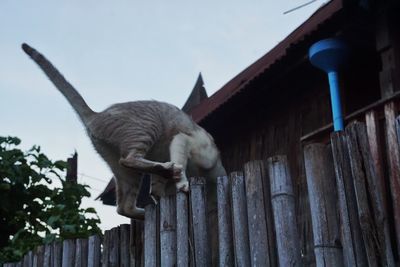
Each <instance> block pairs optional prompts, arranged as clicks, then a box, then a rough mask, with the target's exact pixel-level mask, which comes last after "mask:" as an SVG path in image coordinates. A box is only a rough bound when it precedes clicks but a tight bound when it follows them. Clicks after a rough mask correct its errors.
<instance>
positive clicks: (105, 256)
mask: <svg viewBox="0 0 400 267" xmlns="http://www.w3.org/2000/svg"><path fill="white" fill-rule="evenodd" d="M110 239H111V230H105V231H104V240H103V250H102V253H101V266H102V267H108V266H109V258H110V242H111V241H110Z"/></svg>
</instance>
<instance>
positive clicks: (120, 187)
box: [115, 177, 144, 220]
mask: <svg viewBox="0 0 400 267" xmlns="http://www.w3.org/2000/svg"><path fill="white" fill-rule="evenodd" d="M131 178H132V179H124V178H122V177H118V178H115V182H116V189H117V212H118V214H120V215H123V216H126V217H129V218H133V219H138V220H143V219H144V209H142V208H138V207H137V206H136V197H137V194H138V190H139V188H138V186H137V183H136V181H135V179H136V180H138V179H139V177H131Z"/></svg>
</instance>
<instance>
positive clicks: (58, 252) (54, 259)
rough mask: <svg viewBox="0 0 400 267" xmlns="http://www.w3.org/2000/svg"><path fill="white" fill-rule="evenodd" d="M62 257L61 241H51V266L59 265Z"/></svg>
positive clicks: (57, 266)
mask: <svg viewBox="0 0 400 267" xmlns="http://www.w3.org/2000/svg"><path fill="white" fill-rule="evenodd" d="M62 257H63V249H62V243H61V242H58V241H57V242H53V244H52V254H51V263H52V264H51V266H52V267H61V265H62Z"/></svg>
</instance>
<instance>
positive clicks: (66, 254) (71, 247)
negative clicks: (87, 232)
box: [62, 239, 75, 267]
mask: <svg viewBox="0 0 400 267" xmlns="http://www.w3.org/2000/svg"><path fill="white" fill-rule="evenodd" d="M62 250H63V255H62V267H72V266H74V263H75V241H74V240H73V239H67V240H64V241H63V248H62Z"/></svg>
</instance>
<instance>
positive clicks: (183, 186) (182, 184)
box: [175, 179, 189, 193]
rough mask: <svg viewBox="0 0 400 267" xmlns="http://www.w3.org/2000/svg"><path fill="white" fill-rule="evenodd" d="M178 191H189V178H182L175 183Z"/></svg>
mask: <svg viewBox="0 0 400 267" xmlns="http://www.w3.org/2000/svg"><path fill="white" fill-rule="evenodd" d="M175 186H176V189H177V191H182V192H185V193H187V192H189V181H188V180H187V179H182V180H180V181H179V182H177V183H176V184H175Z"/></svg>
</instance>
